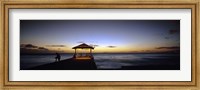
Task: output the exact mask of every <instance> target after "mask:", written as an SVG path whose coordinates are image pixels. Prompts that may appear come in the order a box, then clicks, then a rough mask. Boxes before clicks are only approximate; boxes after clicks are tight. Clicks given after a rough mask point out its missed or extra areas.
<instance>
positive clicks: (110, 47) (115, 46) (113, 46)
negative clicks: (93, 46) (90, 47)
mask: <svg viewBox="0 0 200 90" xmlns="http://www.w3.org/2000/svg"><path fill="white" fill-rule="evenodd" d="M107 47H109V48H116V47H117V46H107Z"/></svg>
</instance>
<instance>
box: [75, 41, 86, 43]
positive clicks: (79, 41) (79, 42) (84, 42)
mask: <svg viewBox="0 0 200 90" xmlns="http://www.w3.org/2000/svg"><path fill="white" fill-rule="evenodd" d="M77 43H85V42H83V41H79V42H77Z"/></svg>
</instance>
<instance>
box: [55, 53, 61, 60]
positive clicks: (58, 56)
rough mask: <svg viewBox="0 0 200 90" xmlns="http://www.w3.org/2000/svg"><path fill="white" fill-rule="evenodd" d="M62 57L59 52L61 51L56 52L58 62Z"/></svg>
mask: <svg viewBox="0 0 200 90" xmlns="http://www.w3.org/2000/svg"><path fill="white" fill-rule="evenodd" d="M60 58H61V56H60V54H59V53H56V57H55V59H56V62H57V61H58V62H60Z"/></svg>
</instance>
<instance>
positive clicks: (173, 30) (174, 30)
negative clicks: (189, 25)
mask: <svg viewBox="0 0 200 90" xmlns="http://www.w3.org/2000/svg"><path fill="white" fill-rule="evenodd" d="M176 33H179V30H176V29H171V30H169V34H176Z"/></svg>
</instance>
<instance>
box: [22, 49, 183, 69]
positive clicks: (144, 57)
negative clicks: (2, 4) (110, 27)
mask: <svg viewBox="0 0 200 90" xmlns="http://www.w3.org/2000/svg"><path fill="white" fill-rule="evenodd" d="M55 56H56V55H54V54H46V55H45V54H43V55H20V69H21V70H23V69H27V68H32V67H35V66H39V65H43V64H47V63H52V62H55ZM72 56H73V54H61V60H64V59H68V58H71V57H72ZM93 56H94V61H95V63H96V66H97V69H112V70H114V69H120V68H122V67H129V66H149V65H151V66H158V65H159V66H162V65H164V66H167V65H170V66H176V67H180V54H132V53H131V54H127V53H126V54H125V53H122V54H119V53H118V54H116V53H115V54H106V53H105V54H103V53H101V54H93Z"/></svg>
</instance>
